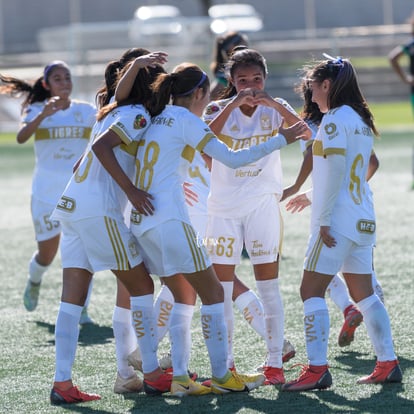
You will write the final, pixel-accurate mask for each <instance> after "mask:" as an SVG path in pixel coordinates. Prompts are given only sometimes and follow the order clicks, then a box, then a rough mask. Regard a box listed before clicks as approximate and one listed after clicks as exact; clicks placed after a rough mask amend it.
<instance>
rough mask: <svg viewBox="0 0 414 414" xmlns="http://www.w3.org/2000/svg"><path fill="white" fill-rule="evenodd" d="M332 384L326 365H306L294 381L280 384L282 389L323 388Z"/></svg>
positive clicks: (307, 389) (303, 389) (305, 389)
mask: <svg viewBox="0 0 414 414" xmlns="http://www.w3.org/2000/svg"><path fill="white" fill-rule="evenodd" d="M331 385H332V377H331V373H330V372H329V370H328V365H321V366H316V365H307V366H304V367H303V369H302V372H301V374H300V375H299V377H298V378H297V379H295V380H294V381H290V382H287V383H286V384H283V385H282V388H281V389H282V391H309V390H324V389H326V388H329V387H330V386H331Z"/></svg>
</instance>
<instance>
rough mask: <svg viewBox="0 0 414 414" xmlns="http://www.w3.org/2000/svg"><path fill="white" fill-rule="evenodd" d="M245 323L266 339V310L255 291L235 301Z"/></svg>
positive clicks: (240, 296) (243, 294)
mask: <svg viewBox="0 0 414 414" xmlns="http://www.w3.org/2000/svg"><path fill="white" fill-rule="evenodd" d="M234 304H235V305H236V307H237V309H238V310H239V311H240V313H241V314H242V315H243V317H244V319H245V321H246V322H247V323H248V324H249V325H250V326H251V327H252V328H253V329H254V330H255V331H256V332H257V333H258V334H259V335H260V336H261V337H262V338H264V337H265V322H264V310H263V305H262V302H261V301H260V299H259V297H258V296H257V295H256V293H255V292H253V290H250V289H249V290H248V291H247V292H243V293H242V294H241V295H239V296H238V297H237V298H236V300H235V301H234Z"/></svg>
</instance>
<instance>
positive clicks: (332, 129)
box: [325, 122, 338, 140]
mask: <svg viewBox="0 0 414 414" xmlns="http://www.w3.org/2000/svg"><path fill="white" fill-rule="evenodd" d="M325 133H326V135H328V139H329V140H331V139H334V138H335V137H336V136H337V135H338V132H337V130H336V125H335V124H334V123H333V122H331V123H330V124H326V125H325Z"/></svg>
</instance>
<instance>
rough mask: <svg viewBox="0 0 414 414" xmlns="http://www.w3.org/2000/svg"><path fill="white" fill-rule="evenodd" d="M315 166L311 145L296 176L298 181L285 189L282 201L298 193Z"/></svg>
mask: <svg viewBox="0 0 414 414" xmlns="http://www.w3.org/2000/svg"><path fill="white" fill-rule="evenodd" d="M312 168H313V157H312V145H309V146H308V148H307V149H306V152H305V156H304V158H303V161H302V165H301V166H300V170H299V172H298V175H297V177H296V181H295V183H294V184H292V185H291V186H289V187H286V188H285V189H284V190H283V194H282V198H281V199H280V201H283V200H286V198H288V197H291V196H293V195H294V194H296V193H297V192H298V191H299V190H300V189H301V187H302V185H303V184H304V182H305V181H306V180H307V178H308V177H309V174H310V173H311V171H312Z"/></svg>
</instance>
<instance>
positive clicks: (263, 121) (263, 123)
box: [260, 115, 272, 131]
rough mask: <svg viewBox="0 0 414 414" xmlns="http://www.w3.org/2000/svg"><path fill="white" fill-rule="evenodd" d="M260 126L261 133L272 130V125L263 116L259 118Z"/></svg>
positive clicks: (265, 116) (266, 116) (267, 117)
mask: <svg viewBox="0 0 414 414" xmlns="http://www.w3.org/2000/svg"><path fill="white" fill-rule="evenodd" d="M260 126H261V127H262V130H263V131H270V130H271V129H272V125H271V123H270V118H269V116H268V115H263V116H262V117H261V118H260Z"/></svg>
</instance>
